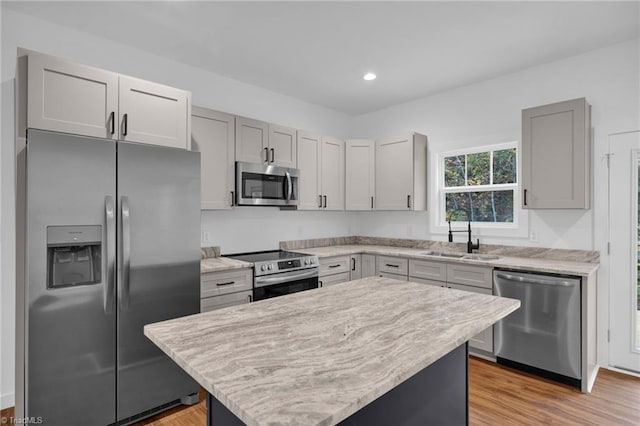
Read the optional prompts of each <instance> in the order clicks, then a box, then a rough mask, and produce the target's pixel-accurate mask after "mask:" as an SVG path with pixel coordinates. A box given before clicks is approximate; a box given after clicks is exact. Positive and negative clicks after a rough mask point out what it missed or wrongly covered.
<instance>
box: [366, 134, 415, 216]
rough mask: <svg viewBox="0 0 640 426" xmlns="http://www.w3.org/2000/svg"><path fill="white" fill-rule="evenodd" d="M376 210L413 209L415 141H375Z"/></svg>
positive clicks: (408, 139)
mask: <svg viewBox="0 0 640 426" xmlns="http://www.w3.org/2000/svg"><path fill="white" fill-rule="evenodd" d="M375 161H376V168H375V175H376V179H375V191H376V195H375V206H376V210H411V209H412V208H413V202H414V201H415V200H413V199H412V198H413V137H408V138H395V139H382V140H378V141H376V152H375Z"/></svg>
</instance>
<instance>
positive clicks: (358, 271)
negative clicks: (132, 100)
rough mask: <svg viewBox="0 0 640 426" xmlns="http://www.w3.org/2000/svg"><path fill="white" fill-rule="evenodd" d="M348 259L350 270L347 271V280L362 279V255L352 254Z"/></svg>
mask: <svg viewBox="0 0 640 426" xmlns="http://www.w3.org/2000/svg"><path fill="white" fill-rule="evenodd" d="M350 257H351V259H350V262H351V269H350V270H349V278H351V280H352V281H353V280H358V279H360V278H362V255H361V254H352V255H351V256H350Z"/></svg>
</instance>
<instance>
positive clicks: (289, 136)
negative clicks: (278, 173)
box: [269, 124, 298, 169]
mask: <svg viewBox="0 0 640 426" xmlns="http://www.w3.org/2000/svg"><path fill="white" fill-rule="evenodd" d="M296 145H297V143H296V129H290V128H289V127H283V126H278V125H275V124H269V162H270V163H271V164H274V165H276V166H280V167H291V168H292V169H295V168H296V167H297V165H298V159H297V157H296Z"/></svg>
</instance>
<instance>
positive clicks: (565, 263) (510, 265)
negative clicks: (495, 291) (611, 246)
mask: <svg viewBox="0 0 640 426" xmlns="http://www.w3.org/2000/svg"><path fill="white" fill-rule="evenodd" d="M292 251H296V252H299V253H305V254H312V255H316V256H318V257H319V258H322V257H331V256H346V255H351V254H357V253H365V254H375V255H382V256H402V257H409V258H414V259H423V260H433V261H437V262H447V263H461V264H467V265H477V266H487V267H491V268H506V269H515V270H523V271H533V272H547V273H553V274H567V275H577V276H583V277H586V276H589V275H591V274H593V273H594V272H596V271H597V269H598V267H599V264H598V263H588V262H579V261H573V260H553V259H544V258H535V257H511V256H499V258H498V259H491V260H474V259H462V258H450V257H446V258H445V257H441V256H429V255H425V254H424V253H425V252H428V251H429V250H428V249H425V248H407V247H393V246H381V245H361V244H353V245H335V246H324V247H311V248H299V249H292Z"/></svg>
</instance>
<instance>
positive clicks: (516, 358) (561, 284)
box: [493, 270, 582, 386]
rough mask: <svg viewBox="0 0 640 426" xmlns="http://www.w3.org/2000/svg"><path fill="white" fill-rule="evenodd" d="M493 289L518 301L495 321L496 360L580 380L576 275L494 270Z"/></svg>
mask: <svg viewBox="0 0 640 426" xmlns="http://www.w3.org/2000/svg"><path fill="white" fill-rule="evenodd" d="M493 289H494V294H495V295H496V296H502V297H509V298H512V299H519V300H520V302H521V307H520V309H518V310H516V311H515V312H513V313H512V314H511V315H509V316H507V317H506V318H503V319H502V320H500V321H499V322H498V323H497V324H496V325H495V328H494V349H495V355H496V358H497V361H498V363H501V364H506V365H509V366H512V367H516V368H521V369H525V370H528V371H531V372H534V373H538V374H542V375H544V376H547V377H550V378H552V379H556V380H560V381H562V382H565V383H569V384H572V385H574V386H580V381H581V378H582V373H581V357H580V342H581V329H580V278H575V277H564V276H553V275H542V274H531V273H522V272H512V271H502V270H494V271H493Z"/></svg>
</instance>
